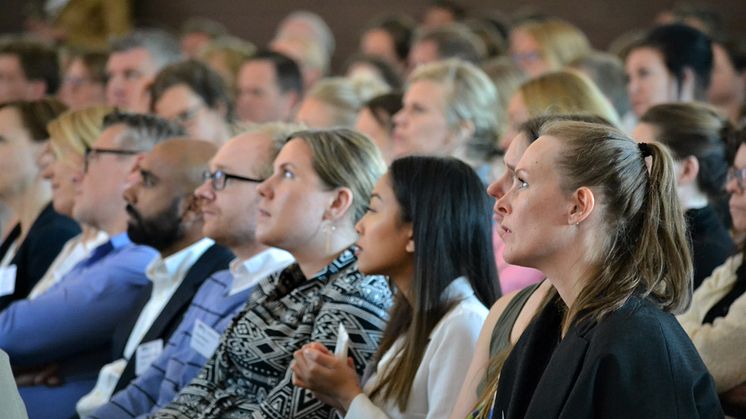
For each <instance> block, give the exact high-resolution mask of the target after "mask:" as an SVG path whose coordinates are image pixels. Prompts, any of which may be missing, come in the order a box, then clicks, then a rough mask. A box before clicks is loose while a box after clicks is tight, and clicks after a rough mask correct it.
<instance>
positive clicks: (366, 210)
mask: <svg viewBox="0 0 746 419" xmlns="http://www.w3.org/2000/svg"><path fill="white" fill-rule="evenodd" d="M363 209H364V210H365V212H370V213H375V212H376V210H374V209H373V207H371V206H370V205H366V206H365V207H364V208H363Z"/></svg>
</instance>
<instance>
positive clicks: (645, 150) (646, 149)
mask: <svg viewBox="0 0 746 419" xmlns="http://www.w3.org/2000/svg"><path fill="white" fill-rule="evenodd" d="M637 147H639V148H640V155H641V156H642V158H643V159H644V158H645V157H648V156H652V155H653V150H652V149H651V148H650V145H648V143H637Z"/></svg>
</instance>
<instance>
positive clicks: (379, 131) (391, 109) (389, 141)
mask: <svg viewBox="0 0 746 419" xmlns="http://www.w3.org/2000/svg"><path fill="white" fill-rule="evenodd" d="M401 106H402V95H401V93H385V94H383V95H379V96H376V97H374V98H373V99H371V100H369V101H368V102H367V103H366V104H365V106H363V108H362V109H361V110H360V112H358V114H357V120H355V129H356V130H357V131H359V132H361V133H363V134H365V135H367V136H368V138H370V139H371V140H373V142H374V143H375V144H376V145H377V146H378V150H379V151H380V152H381V155H382V156H383V160H384V161H385V162H386V164H389V163H391V161H392V160H393V159H394V156H393V152H394V151H393V147H394V142H393V138H392V136H393V133H394V115H396V113H397V112H399V111H400V110H401Z"/></svg>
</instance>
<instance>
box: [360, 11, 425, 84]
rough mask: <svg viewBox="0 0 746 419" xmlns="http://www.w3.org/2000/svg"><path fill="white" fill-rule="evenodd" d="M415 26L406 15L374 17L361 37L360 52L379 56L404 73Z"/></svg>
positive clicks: (400, 72)
mask: <svg viewBox="0 0 746 419" xmlns="http://www.w3.org/2000/svg"><path fill="white" fill-rule="evenodd" d="M414 27H415V23H414V21H413V20H412V19H411V18H409V16H406V15H390V16H384V17H381V18H378V19H374V20H373V21H372V22H370V23H369V24H368V26H367V29H365V31H364V32H363V35H362V36H361V37H360V52H361V53H362V54H364V55H370V56H373V57H379V58H381V59H382V60H385V61H387V62H388V63H389V64H391V65H392V66H394V68H396V70H397V71H398V72H399V74H404V72H405V70H406V68H407V57H409V47H410V44H411V40H412V34H413V32H414Z"/></svg>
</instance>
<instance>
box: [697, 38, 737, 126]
mask: <svg viewBox="0 0 746 419" xmlns="http://www.w3.org/2000/svg"><path fill="white" fill-rule="evenodd" d="M712 57H713V65H712V79H711V80H710V88H709V89H708V90H707V100H708V101H709V102H710V103H711V104H712V105H713V106H715V107H716V108H718V110H719V111H720V112H721V113H722V114H723V115H724V116H725V117H727V118H728V119H729V120H730V122H731V123H732V124H734V125H735V126H740V125H741V124H743V123H744V122H746V119H744V118H745V117H746V41H741V42H736V41H733V40H724V41H715V42H713V43H712Z"/></svg>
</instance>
